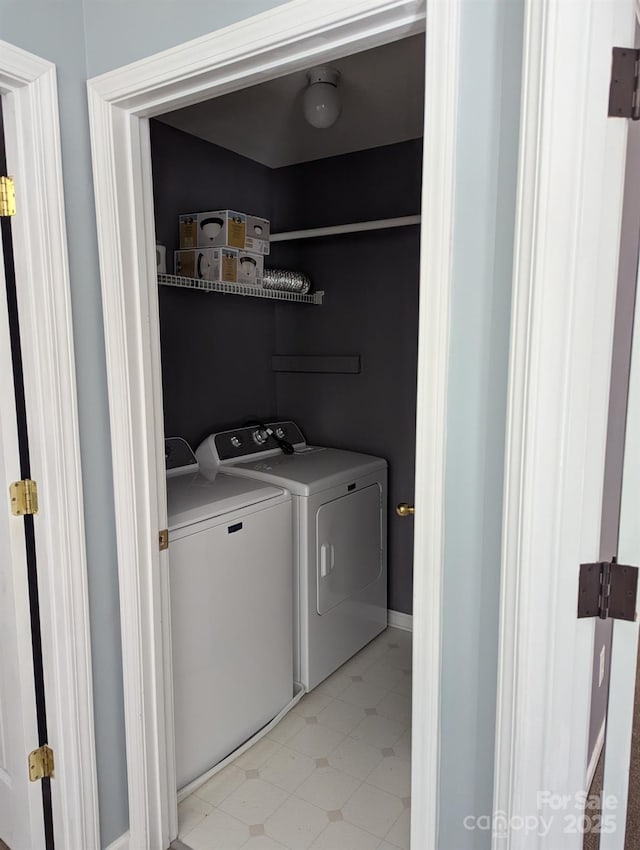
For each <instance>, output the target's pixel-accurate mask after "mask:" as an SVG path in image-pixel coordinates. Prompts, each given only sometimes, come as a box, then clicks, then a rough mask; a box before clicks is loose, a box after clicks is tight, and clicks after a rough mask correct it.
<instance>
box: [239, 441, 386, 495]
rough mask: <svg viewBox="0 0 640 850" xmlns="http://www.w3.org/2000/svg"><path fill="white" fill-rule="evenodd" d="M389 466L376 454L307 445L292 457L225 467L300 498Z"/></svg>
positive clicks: (273, 457)
mask: <svg viewBox="0 0 640 850" xmlns="http://www.w3.org/2000/svg"><path fill="white" fill-rule="evenodd" d="M386 466H387V462H386V460H384V459H383V458H380V457H374V456H373V455H365V454H361V453H360V452H347V451H343V450H342V449H327V448H323V447H321V446H305V447H304V448H300V449H296V451H295V454H292V455H285V454H273V455H271V456H269V457H263V458H262V459H260V460H258V459H256V460H252V461H249V462H246V463H235V464H233V465H230V466H225V470H226V471H227V472H233V473H235V474H236V475H250V476H251V477H252V478H255V479H257V480H259V481H265V482H269V483H271V484H279V485H280V486H282V487H286V489H287V490H291V492H292V493H295V494H296V495H298V496H310V495H311V494H312V493H319V492H320V491H321V490H328V489H329V488H330V487H336V486H337V485H339V484H348V483H351V482H352V481H355V480H356V479H358V478H362V477H363V476H365V475H369V474H370V473H372V472H378V471H379V470H381V469H385V468H386Z"/></svg>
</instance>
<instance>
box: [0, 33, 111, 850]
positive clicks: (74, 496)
mask: <svg viewBox="0 0 640 850" xmlns="http://www.w3.org/2000/svg"><path fill="white" fill-rule="evenodd" d="M0 92H1V93H2V95H3V98H2V106H3V116H4V128H5V147H6V156H7V166H8V171H9V174H11V175H12V176H13V177H14V178H15V182H16V191H17V207H18V212H17V214H16V216H15V217H14V218H13V219H12V234H13V243H14V253H15V272H16V283H17V296H18V311H19V317H20V338H21V343H22V358H23V364H22V365H23V376H24V386H25V396H26V408H27V422H28V430H29V450H30V459H31V474H32V477H33V478H34V479H35V480H36V481H37V482H38V496H39V503H40V511H39V514H38V515H37V516H36V517H35V522H34V526H35V537H36V551H37V557H38V586H39V595H40V621H41V628H42V650H43V664H44V676H45V693H46V700H47V725H48V733H49V735H48V739H49V745H50V746H51V747H52V748H53V750H54V753H55V760H56V775H55V779H53V780H52V782H51V791H52V797H53V816H54V835H55V840H56V844H57V846H59V847H69V848H71V847H82V848H87V850H94V848H95V850H98V848H99V847H100V841H99V834H98V833H99V830H98V797H97V781H96V765H95V746H94V728H93V693H92V679H91V644H90V635H89V608H88V594H87V571H86V556H85V536H84V514H83V503H82V479H81V474H80V441H79V431H78V422H77V414H76V411H77V399H76V382H75V362H74V354H73V336H72V324H71V305H70V290H69V268H68V260H67V237H66V228H65V218H64V198H63V188H62V157H61V149H60V130H59V119H58V95H57V87H56V73H55V65H53V64H52V63H51V62H47V61H45V60H43V59H40V58H39V57H36V56H33V55H32V54H30V53H26V52H25V51H23V50H19V49H18V48H16V47H14V46H13V45H11V44H8V43H6V42H0ZM3 368H6V364H5V365H4V367H3ZM8 484H9V482H0V486H2V487H6V486H8ZM15 521H16V522H21V520H19V519H18V518H16V519H15ZM36 746H37V741H36V742H34V748H35V747H36ZM26 755H27V754H26V753H25V770H26V765H27V762H26Z"/></svg>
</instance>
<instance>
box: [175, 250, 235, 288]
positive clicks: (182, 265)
mask: <svg viewBox="0 0 640 850" xmlns="http://www.w3.org/2000/svg"><path fill="white" fill-rule="evenodd" d="M174 268H175V273H176V274H177V275H178V276H180V277H193V278H197V279H198V280H219V281H224V282H225V283H237V281H238V252H237V251H236V250H235V249H234V248H192V249H187V250H181V251H175V252H174Z"/></svg>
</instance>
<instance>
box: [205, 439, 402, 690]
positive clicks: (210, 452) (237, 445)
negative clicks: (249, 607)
mask: <svg viewBox="0 0 640 850" xmlns="http://www.w3.org/2000/svg"><path fill="white" fill-rule="evenodd" d="M291 448H293V452H291ZM283 449H284V451H283ZM196 456H197V458H198V461H199V463H200V467H201V469H202V470H203V472H205V473H206V474H211V475H213V474H215V473H219V472H220V471H223V472H224V473H226V474H228V475H234V476H238V477H241V478H249V479H252V480H253V481H259V482H262V483H265V484H271V485H274V486H278V487H283V488H285V489H286V490H288V491H290V492H291V494H292V497H293V551H294V600H295V606H294V629H295V631H294V659H295V669H294V678H295V679H296V681H298V682H300V683H301V684H303V685H304V687H305V688H306V689H307V690H311V689H312V688H314V687H315V686H316V685H318V684H319V683H320V682H321V681H322V680H323V679H325V678H326V677H327V676H329V675H330V674H331V673H333V672H334V670H336V669H337V668H338V667H340V666H341V665H342V664H344V662H345V661H347V660H348V659H349V658H351V656H352V655H354V654H355V653H356V652H358V651H359V650H360V649H362V647H363V646H365V645H366V644H367V643H368V642H369V641H370V640H372V639H373V638H374V637H375V636H376V635H377V634H379V633H380V632H381V631H383V629H385V628H386V626H387V462H386V461H385V460H383V459H382V458H378V457H373V456H371V455H366V454H361V453H359V452H351V451H344V450H342V449H333V448H326V447H322V446H309V445H307V443H306V440H305V438H304V436H303V434H302V432H301V430H300V428H299V427H298V426H297V425H296V424H295V423H294V422H276V423H270V424H268V425H266V426H249V427H242V428H236V429H233V430H230V431H223V432H219V433H216V434H211V435H210V436H209V437H207V439H205V440H204V442H203V443H201V445H200V446H199V447H198V449H197V451H196Z"/></svg>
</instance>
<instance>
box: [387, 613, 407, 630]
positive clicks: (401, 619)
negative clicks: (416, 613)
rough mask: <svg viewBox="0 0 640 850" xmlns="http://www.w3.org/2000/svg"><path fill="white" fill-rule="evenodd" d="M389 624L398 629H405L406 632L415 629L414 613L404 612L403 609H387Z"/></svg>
mask: <svg viewBox="0 0 640 850" xmlns="http://www.w3.org/2000/svg"><path fill="white" fill-rule="evenodd" d="M387 625H389V626H393V627H394V628H396V629H404V631H405V632H412V631H413V615H412V614H403V613H402V611H392V610H391V608H389V610H388V611H387Z"/></svg>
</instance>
